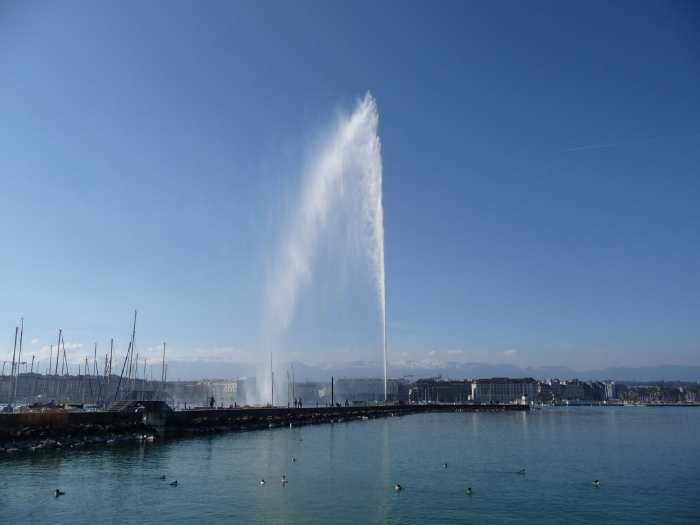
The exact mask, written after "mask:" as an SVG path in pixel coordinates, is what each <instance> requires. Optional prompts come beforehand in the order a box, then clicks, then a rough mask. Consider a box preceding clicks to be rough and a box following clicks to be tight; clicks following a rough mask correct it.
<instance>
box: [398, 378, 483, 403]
mask: <svg viewBox="0 0 700 525" xmlns="http://www.w3.org/2000/svg"><path fill="white" fill-rule="evenodd" d="M408 394H409V400H410V402H411V403H466V402H468V401H469V399H470V396H471V387H470V382H469V381H445V380H441V379H439V378H437V379H419V380H417V381H416V382H414V383H412V384H411V385H410V388H409V392H408Z"/></svg>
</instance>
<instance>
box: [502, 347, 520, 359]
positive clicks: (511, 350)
mask: <svg viewBox="0 0 700 525" xmlns="http://www.w3.org/2000/svg"><path fill="white" fill-rule="evenodd" d="M517 353H518V351H517V350H516V349H515V348H511V349H510V350H506V351H505V352H503V354H504V355H507V356H508V357H513V356H514V355H516V354H517Z"/></svg>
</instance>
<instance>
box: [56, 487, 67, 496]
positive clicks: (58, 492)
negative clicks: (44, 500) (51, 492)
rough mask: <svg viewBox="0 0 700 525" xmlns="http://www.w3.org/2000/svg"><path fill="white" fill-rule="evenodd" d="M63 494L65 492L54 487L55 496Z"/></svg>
mask: <svg viewBox="0 0 700 525" xmlns="http://www.w3.org/2000/svg"><path fill="white" fill-rule="evenodd" d="M63 495H65V492H63V491H62V490H59V489H56V497H59V496H63Z"/></svg>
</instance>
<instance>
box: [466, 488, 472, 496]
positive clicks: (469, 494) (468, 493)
mask: <svg viewBox="0 0 700 525" xmlns="http://www.w3.org/2000/svg"><path fill="white" fill-rule="evenodd" d="M466 493H467V496H471V495H472V488H471V487H467V490H466Z"/></svg>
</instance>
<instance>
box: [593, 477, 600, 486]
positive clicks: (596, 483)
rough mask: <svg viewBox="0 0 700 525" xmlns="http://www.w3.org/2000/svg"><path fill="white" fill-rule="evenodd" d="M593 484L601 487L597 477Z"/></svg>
mask: <svg viewBox="0 0 700 525" xmlns="http://www.w3.org/2000/svg"><path fill="white" fill-rule="evenodd" d="M593 486H594V487H600V481H599V480H597V479H594V480H593Z"/></svg>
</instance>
